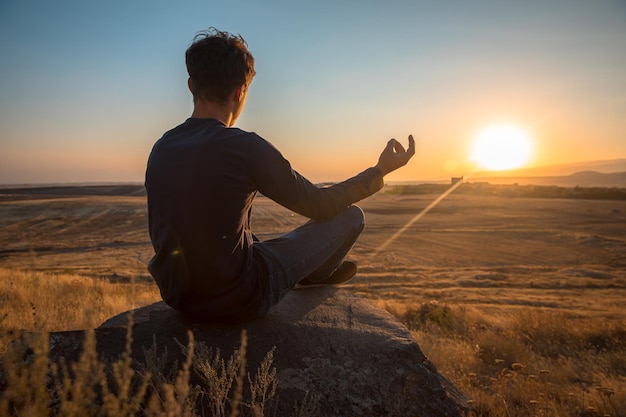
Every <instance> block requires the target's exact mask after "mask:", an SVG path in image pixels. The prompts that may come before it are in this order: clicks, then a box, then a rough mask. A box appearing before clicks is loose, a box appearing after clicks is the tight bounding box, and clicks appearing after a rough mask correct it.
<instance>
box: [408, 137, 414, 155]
mask: <svg viewBox="0 0 626 417" xmlns="http://www.w3.org/2000/svg"><path fill="white" fill-rule="evenodd" d="M407 153H408V154H410V155H415V139H413V135H409V149H407Z"/></svg>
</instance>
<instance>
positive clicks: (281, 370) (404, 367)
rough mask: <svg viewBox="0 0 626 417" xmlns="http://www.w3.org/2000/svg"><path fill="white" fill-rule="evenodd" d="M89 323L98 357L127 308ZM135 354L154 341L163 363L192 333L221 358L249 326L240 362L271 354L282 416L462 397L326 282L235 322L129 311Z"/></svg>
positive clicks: (445, 407) (445, 405)
mask: <svg viewBox="0 0 626 417" xmlns="http://www.w3.org/2000/svg"><path fill="white" fill-rule="evenodd" d="M130 313H131V312H127V313H123V314H120V315H118V316H116V317H113V318H111V319H110V320H108V321H106V322H105V323H103V324H102V325H101V326H100V327H99V328H98V329H96V339H97V351H98V352H99V354H100V355H101V356H103V357H105V358H107V357H109V358H111V357H116V356H117V355H120V354H121V353H122V352H123V350H124V346H125V340H126V327H127V323H128V314H130ZM132 313H133V321H134V326H133V329H132V335H133V357H134V359H135V360H136V361H138V362H141V361H142V360H144V357H143V355H144V350H145V348H148V347H149V346H151V345H152V344H153V341H156V346H158V348H159V349H163V350H164V349H166V348H167V352H168V357H167V361H170V362H173V361H178V363H182V362H183V361H184V356H183V353H182V351H183V350H182V349H181V347H180V345H179V344H178V343H177V341H180V342H184V341H186V340H187V332H188V330H191V331H192V332H193V334H194V338H195V340H196V341H197V342H202V343H204V344H206V345H207V346H210V347H214V348H219V349H220V351H221V352H222V354H223V356H224V357H226V358H227V357H228V356H229V355H230V354H231V353H232V352H233V351H234V350H235V349H238V348H239V346H240V338H241V330H242V329H243V328H245V329H246V330H247V339H248V340H247V355H246V362H247V364H246V369H247V370H248V372H250V373H253V372H255V370H256V369H257V368H258V367H259V365H260V364H261V362H262V361H263V359H264V358H265V357H266V355H267V353H268V352H270V351H272V350H273V352H274V354H273V363H272V366H273V367H275V368H276V380H277V391H276V395H277V399H278V401H277V403H276V406H277V407H278V409H277V410H276V411H277V412H276V415H278V416H289V415H292V413H293V405H294V404H295V403H300V404H301V403H302V401H303V399H304V398H305V397H307V398H309V399H311V398H313V399H315V407H316V410H315V413H314V415H319V416H403V417H405V416H429V417H436V416H461V415H462V411H463V410H464V409H466V408H467V403H466V397H465V396H464V395H463V394H461V393H460V392H459V391H458V390H457V389H456V388H455V387H454V386H452V384H451V383H450V382H448V381H447V380H446V379H445V378H443V377H442V376H441V375H439V374H438V373H437V370H436V369H435V367H434V366H433V365H432V364H431V363H430V362H429V361H428V360H427V358H426V357H425V356H424V355H423V353H422V352H421V351H420V348H419V347H418V345H417V343H416V341H415V340H414V339H413V338H412V337H411V335H410V333H409V332H408V330H407V329H406V328H405V327H404V326H403V325H402V324H401V323H400V322H398V321H397V320H396V319H395V318H394V317H393V316H392V315H390V314H389V313H387V312H386V311H384V310H381V309H379V308H376V307H375V306H373V305H372V304H371V303H369V302H368V301H367V300H365V299H363V298H360V297H357V296H355V295H353V294H351V293H349V292H346V291H344V290H340V289H337V288H332V287H317V288H303V289H299V290H296V291H292V292H290V293H289V294H288V295H287V297H286V298H285V299H284V300H283V301H282V302H281V303H279V305H277V306H276V307H274V308H273V309H272V310H271V311H270V312H269V314H268V315H267V316H266V317H264V318H263V319H259V320H255V321H252V322H249V323H246V324H242V325H216V324H200V323H194V322H191V321H188V320H187V319H186V318H185V317H183V316H181V315H180V314H178V313H177V312H176V311H174V310H172V309H171V308H169V307H168V306H167V305H165V304H164V303H155V304H152V305H150V306H147V307H143V308H139V309H137V310H134V311H133V312H132ZM81 340H82V333H81V332H62V333H55V334H52V335H51V339H50V342H51V344H50V357H51V358H52V360H53V361H55V360H58V359H59V358H60V357H65V358H66V359H67V360H75V359H76V358H77V357H78V355H79V351H80V349H81Z"/></svg>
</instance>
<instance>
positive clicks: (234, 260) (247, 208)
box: [145, 118, 383, 316]
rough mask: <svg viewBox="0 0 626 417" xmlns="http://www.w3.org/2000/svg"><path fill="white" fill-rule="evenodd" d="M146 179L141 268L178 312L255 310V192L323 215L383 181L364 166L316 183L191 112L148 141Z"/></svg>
mask: <svg viewBox="0 0 626 417" xmlns="http://www.w3.org/2000/svg"><path fill="white" fill-rule="evenodd" d="M145 185H146V190H147V194H148V217H149V230H150V238H151V240H152V244H153V246H154V250H155V256H154V257H153V258H152V260H151V261H150V263H149V266H148V269H149V270H150V273H151V274H152V276H153V277H154V279H155V281H156V282H157V284H158V285H159V288H160V290H161V295H162V297H163V300H164V301H165V302H166V303H167V304H169V305H171V306H172V307H174V308H176V309H178V310H180V311H183V312H189V313H194V314H205V315H208V316H229V315H237V314H238V313H239V312H241V311H246V310H250V309H253V308H254V305H255V304H256V303H258V300H259V297H261V296H262V294H263V293H264V288H265V286H264V281H263V279H262V275H263V271H264V269H263V268H264V266H263V265H262V262H260V261H259V260H258V259H255V257H254V255H253V253H252V250H251V249H250V247H251V245H252V242H253V238H252V232H251V230H250V215H251V210H252V203H253V200H254V197H255V195H256V193H257V192H261V193H262V194H263V195H265V196H267V197H269V198H271V199H272V200H274V201H276V202H277V203H279V204H281V205H283V206H285V207H286V208H289V209H291V210H293V211H294V212H296V213H299V214H302V215H304V216H306V217H309V218H311V219H325V218H330V217H332V216H334V215H336V214H338V213H340V212H341V211H343V210H345V209H346V208H347V207H349V206H350V205H351V204H352V203H355V202H357V201H359V200H361V199H363V198H365V197H367V196H369V195H371V194H373V193H375V192H376V191H378V190H380V189H381V188H382V186H383V180H382V175H381V173H380V171H379V170H378V169H376V168H369V169H367V170H365V171H363V172H361V173H360V174H358V175H357V176H355V177H353V178H350V179H348V180H346V181H343V182H341V183H338V184H335V185H333V186H331V187H328V188H319V187H317V186H315V185H314V184H312V183H311V182H309V181H308V180H307V179H306V178H304V177H303V176H301V175H300V174H298V173H297V172H296V171H294V170H293V169H292V168H291V165H290V164H289V162H288V161H287V160H286V159H285V158H284V157H283V156H282V155H281V154H280V152H279V151H278V150H277V149H276V148H274V147H273V146H272V145H271V144H270V143H269V142H267V141H266V140H264V139H263V138H261V137H260V136H258V135H257V134H255V133H249V132H245V131H242V130H240V129H237V128H228V127H226V126H225V125H224V124H223V123H222V122H220V121H218V120H215V119H195V118H190V119H188V120H187V121H185V122H184V123H183V124H181V125H180V126H178V127H176V128H174V129H172V130H170V131H168V132H166V133H165V134H164V135H163V137H162V138H161V139H159V140H158V141H157V142H156V143H155V145H154V147H153V149H152V152H151V154H150V157H149V160H148V166H147V170H146V183H145Z"/></svg>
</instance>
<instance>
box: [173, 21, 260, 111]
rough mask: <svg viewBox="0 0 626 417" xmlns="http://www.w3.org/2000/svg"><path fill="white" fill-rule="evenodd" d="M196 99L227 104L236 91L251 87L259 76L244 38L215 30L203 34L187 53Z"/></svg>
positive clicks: (199, 35)
mask: <svg viewBox="0 0 626 417" xmlns="http://www.w3.org/2000/svg"><path fill="white" fill-rule="evenodd" d="M185 62H186V64H187V72H188V73H189V78H190V80H191V90H192V93H193V96H194V98H195V99H198V98H200V99H204V100H207V101H214V102H218V103H225V102H226V101H227V100H228V96H229V95H230V94H232V92H233V91H235V89H236V88H238V87H240V86H242V85H244V86H246V87H247V86H249V85H250V83H251V82H252V78H253V77H254V75H255V74H256V72H255V71H254V57H253V56H252V54H251V53H250V52H249V51H248V44H247V43H246V41H245V40H244V39H243V38H242V37H241V35H236V36H235V35H231V34H230V33H228V32H222V31H220V30H217V29H215V28H213V27H211V28H209V29H208V30H206V31H202V32H199V33H198V34H196V36H195V37H194V39H193V42H192V44H191V46H189V48H187V51H186V52H185Z"/></svg>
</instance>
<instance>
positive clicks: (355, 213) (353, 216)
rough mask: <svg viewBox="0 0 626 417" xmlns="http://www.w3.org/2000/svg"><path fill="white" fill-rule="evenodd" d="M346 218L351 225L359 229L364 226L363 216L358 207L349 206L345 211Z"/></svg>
mask: <svg viewBox="0 0 626 417" xmlns="http://www.w3.org/2000/svg"><path fill="white" fill-rule="evenodd" d="M346 216H348V217H349V218H350V220H351V222H353V224H355V225H358V226H360V227H363V226H365V214H364V213H363V210H362V209H361V207H359V206H350V207H348V209H347V210H346Z"/></svg>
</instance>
